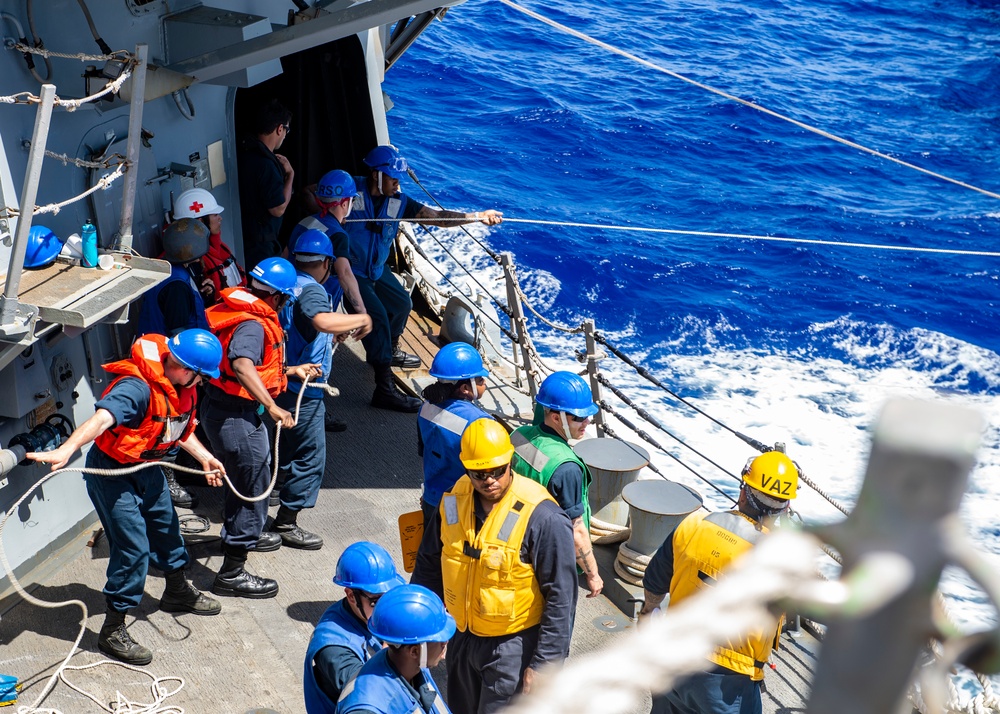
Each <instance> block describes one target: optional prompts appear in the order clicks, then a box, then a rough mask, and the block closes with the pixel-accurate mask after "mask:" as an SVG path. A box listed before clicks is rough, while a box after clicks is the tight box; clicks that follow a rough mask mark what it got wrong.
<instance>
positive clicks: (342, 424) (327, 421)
mask: <svg viewBox="0 0 1000 714" xmlns="http://www.w3.org/2000/svg"><path fill="white" fill-rule="evenodd" d="M323 428H324V429H325V430H326V431H330V432H334V433H336V432H341V431H347V422H346V421H341V420H340V419H336V418H334V416H333V415H332V414H331V413H330V412H327V413H326V415H325V416H324V417H323ZM272 505H277V504H272Z"/></svg>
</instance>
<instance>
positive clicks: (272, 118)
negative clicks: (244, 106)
mask: <svg viewBox="0 0 1000 714" xmlns="http://www.w3.org/2000/svg"><path fill="white" fill-rule="evenodd" d="M291 120H292V113H291V112H290V111H289V110H288V108H287V107H286V106H285V105H283V104H282V103H281V102H279V101H278V100H277V99H272V100H271V101H270V102H268V103H267V104H265V105H264V106H263V107H261V108H260V109H259V110H258V111H257V115H256V116H255V117H254V121H253V125H252V126H251V127H250V128H251V131H253V133H254V134H256V135H257V136H263V135H265V134H270V133H271V132H272V131H274V130H275V129H277V128H278V127H279V126H281V125H282V124H286V125H287V124H288V123H289V122H290V121H291Z"/></svg>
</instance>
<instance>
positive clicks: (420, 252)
mask: <svg viewBox="0 0 1000 714" xmlns="http://www.w3.org/2000/svg"><path fill="white" fill-rule="evenodd" d="M425 230H426V229H425ZM428 232H429V231H428ZM432 237H433V236H432ZM410 238H411V240H410V241H409V243H410V245H412V246H413V249H414V250H415V251H417V254H418V255H420V257H421V258H423V259H424V260H425V261H427V263H429V264H430V265H431V267H433V268H434V269H435V270H436V271H437V272H438V273H440V274H441V277H442V278H444V279H445V282H447V283H448V284H449V285H451V287H453V288H455V291H456V293H457V294H458V295H462V296H463V297H469V296H468V295H466V294H465V292H464V291H463V290H462V289H461V288H460V287H459V286H458V285H456V284H455V281H454V280H452V279H451V278H450V277H448V275H447V274H446V273H445V272H444V269H443V268H441V267H440V266H439V265H438V264H437V261H434V260H431V258H430V256H429V255H427V251H425V250H424V248H423V246H421V245H420V243H418V242H417V237H416V236H414V235H412V234H411V235H410ZM449 255H450V254H449ZM448 297H451V296H450V295H449V296H448ZM490 299H491V300H493V302H496V298H495V297H493V296H492V295H490ZM498 304H499V303H498ZM508 309H509V308H507V307H506V306H504V307H503V313H504V314H505V315H507V316H508V317H509V316H510V315H509V314H508V312H507V311H508ZM482 317H485V318H486V319H488V320H489V321H490V322H492V323H493V324H494V325H496V326H497V327H498V328H499V329H500V331H501V332H502V333H503V334H504V335H506V337H507V339H509V340H510V341H511V342H512V343H514V344H515V345H516V344H518V340H517V337H516V336H515V335H514V333H513V332H511V331H510V330H508V329H507V328H506V327H504V326H503V325H501V324H500V323H499V322H497V321H496V320H494V319H493V318H492V317H490V316H489V315H487V314H485V313H483V314H482ZM476 319H479V318H478V317H477V318H476Z"/></svg>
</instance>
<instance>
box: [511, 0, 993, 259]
mask: <svg viewBox="0 0 1000 714" xmlns="http://www.w3.org/2000/svg"><path fill="white" fill-rule="evenodd" d="M500 1H501V2H504V0H500ZM998 197H1000V196H998ZM504 223H533V224H537V225H543V226H563V227H569V228H598V229H601V230H609V231H633V232H637V233H664V234H669V235H686V236H703V237H708V238H740V239H744V240H760V241H770V242H774V243H801V244H806V245H823V246H829V247H832V248H870V249H872V250H895V251H901V252H904V253H934V254H937V255H971V256H980V257H987V258H1000V252H996V251H988V250H959V249H952V248H919V247H916V246H909V245H885V244H881V243H856V242H846V241H833V240H821V239H818V238H790V237H786V236H765V235H755V234H752V233H722V232H717V231H692V230H681V229H674V228H647V227H642V226H615V225H605V224H600V223H576V222H572V221H545V220H536V219H528V218H504Z"/></svg>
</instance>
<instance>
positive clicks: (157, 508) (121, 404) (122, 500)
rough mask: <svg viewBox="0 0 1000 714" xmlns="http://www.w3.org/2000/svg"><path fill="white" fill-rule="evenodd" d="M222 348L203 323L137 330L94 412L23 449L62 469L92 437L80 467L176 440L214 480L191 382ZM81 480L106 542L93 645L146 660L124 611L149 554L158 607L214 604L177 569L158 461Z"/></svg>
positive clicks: (213, 371)
mask: <svg viewBox="0 0 1000 714" xmlns="http://www.w3.org/2000/svg"><path fill="white" fill-rule="evenodd" d="M221 358H222V346H221V345H220V344H219V341H218V340H217V339H216V338H215V337H214V336H213V335H212V334H211V333H209V332H206V331H205V330H198V329H193V330H185V331H184V332H181V333H178V334H177V335H175V336H174V337H172V338H170V339H169V340H168V339H167V338H166V337H164V336H162V335H144V336H143V337H140V338H139V339H138V340H136V342H135V344H133V345H132V356H131V357H130V358H129V359H127V360H122V361H120V362H112V363H110V364H106V365H104V369H105V370H106V371H107V372H109V373H111V374H112V375H114V376H115V378H114V380H113V381H112V382H111V384H110V385H109V386H108V388H107V389H106V390H105V391H104V394H103V395H102V396H101V398H100V399H99V400H98V401H97V403H96V404H95V405H94V406H95V409H96V411H95V412H94V416H92V417H90V418H89V419H88V420H87V421H85V422H84V423H83V424H81V425H80V426H79V427H77V429H76V430H75V431H74V432H73V433H72V434H71V435H70V437H69V438H68V439H67V440H66V441H65V442H64V443H63V444H62V445H61V446H60V447H59V448H57V449H54V450H52V451H46V452H40V453H31V454H27V458H29V459H31V460H33V461H40V462H44V463H49V464H52V468H53V469H60V468H62V467H63V466H65V465H66V464H67V463H68V462H69V460H70V459H71V458H72V457H73V454H75V453H76V451H77V449H80V448H81V447H83V446H85V445H87V444H89V443H90V442H91V441H93V442H94V446H93V447H91V449H90V451H89V452H88V453H87V467H88V468H95V469H120V468H122V467H123V466H131V465H133V464H137V463H142V462H144V461H157V460H159V459H161V458H163V456H164V455H166V454H167V452H169V451H170V450H171V449H173V448H174V447H175V445H179V446H180V447H181V448H182V449H184V450H185V451H187V452H188V453H189V454H191V456H193V457H194V458H195V460H197V461H198V462H199V463H200V464H201V467H202V468H203V469H204V470H205V471H208V472H214V473H209V474H208V475H207V479H208V483H209V484H210V485H212V486H221V485H222V478H221V477H220V476H219V474H220V473H225V467H224V466H223V465H222V464H221V463H220V462H219V461H218V460H217V459H216V458H215V457H213V456H212V455H211V454H210V453H209V452H208V450H207V449H206V448H205V447H204V446H203V445H202V444H201V442H200V441H198V437H197V436H195V435H194V426H195V419H194V413H195V406H196V402H197V394H196V391H195V385H197V384H198V382H199V381H201V379H202V378H203V377H217V376H218V375H219V361H220V360H221ZM84 480H85V481H86V483H87V493H89V494H90V500H91V501H93V502H94V508H95V510H96V511H97V515H98V517H99V518H100V519H101V526H103V528H104V531H105V533H107V535H108V546H109V548H110V551H111V552H110V555H109V557H108V582H107V584H106V585H105V586H104V596H105V598H106V600H107V615H106V616H105V619H104V626H103V627H101V632H100V635H99V636H98V639H97V646H98V648H99V649H100V650H101V652H103V653H104V654H106V655H108V656H109V657H114V658H115V659H119V660H121V661H123V662H127V663H129V664H138V665H141V664H149V663H150V662H151V661H152V659H153V653H152V652H151V651H150V650H149V649H148V648H146V647H143V646H142V645H140V644H139V643H138V642H136V641H135V640H133V639H132V636H131V635H129V633H128V630H127V629H126V628H125V615H126V613H127V612H128V610H129V609H130V608H133V607H136V606H137V605H138V604H139V601H140V600H141V599H142V594H143V590H144V587H145V583H146V571H147V569H148V567H149V564H150V562H152V564H153V565H154V566H155V567H156V568H157V569H159V570H162V571H163V572H164V574H165V577H166V581H167V585H166V588H165V590H164V592H163V597H162V598H161V599H160V609H161V610H164V611H166V612H190V613H194V614H196V615H216V614H218V613H219V611H220V610H221V609H222V608H221V606H220V605H219V602H218V601H217V600H213V599H212V598H210V597H206V596H205V595H203V594H202V593H200V592H199V591H198V590H196V589H195V588H194V586H193V585H191V583H190V582H188V580H187V578H186V577H185V575H184V568H185V566H187V564H188V562H189V561H190V558H189V556H188V553H187V549H186V548H185V547H184V539H183V537H182V536H181V531H180V526H179V524H178V521H177V513H176V511H174V507H173V505H172V504H171V503H170V495H169V492H168V491H167V483H166V480H165V479H164V476H163V471H162V469H161V468H160V467H159V466H151V467H149V468H146V469H142V470H140V471H137V472H136V473H133V474H128V475H124V476H100V475H95V474H85V475H84Z"/></svg>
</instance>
